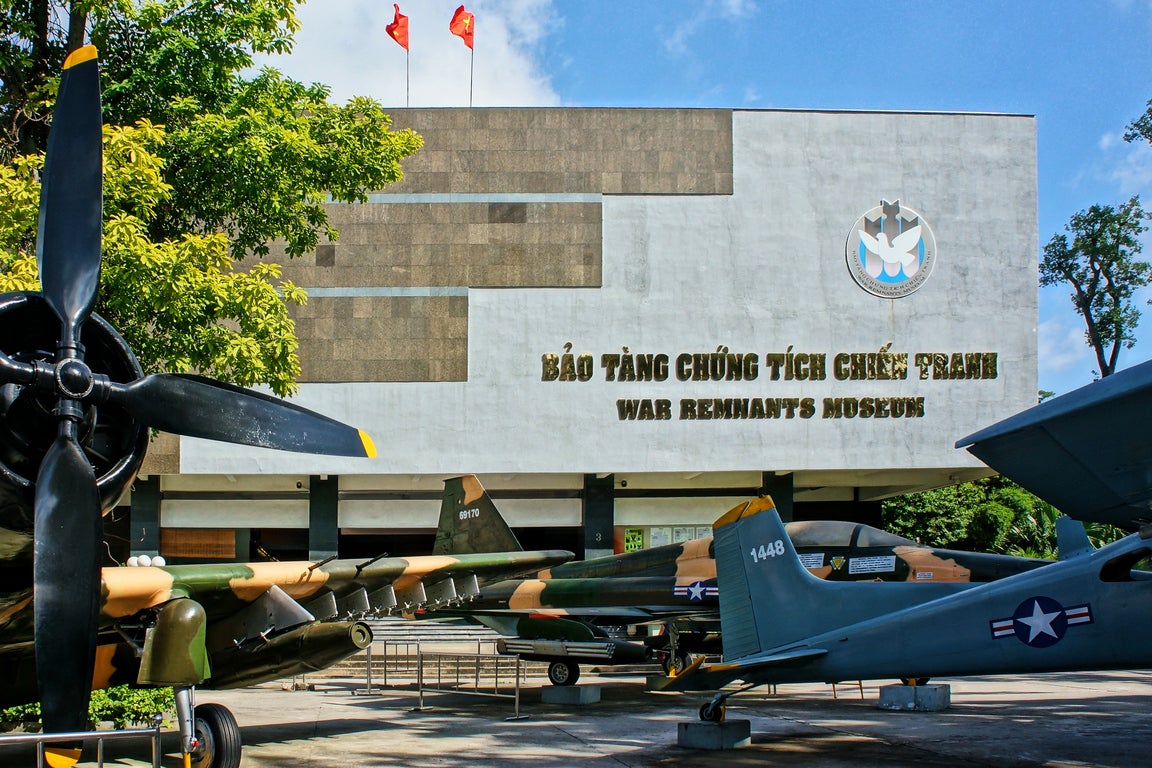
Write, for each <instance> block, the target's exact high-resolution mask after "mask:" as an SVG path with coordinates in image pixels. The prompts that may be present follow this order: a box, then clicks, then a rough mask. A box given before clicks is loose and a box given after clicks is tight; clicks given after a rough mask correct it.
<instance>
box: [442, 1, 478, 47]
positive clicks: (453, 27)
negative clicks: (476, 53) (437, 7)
mask: <svg viewBox="0 0 1152 768" xmlns="http://www.w3.org/2000/svg"><path fill="white" fill-rule="evenodd" d="M475 26H476V17H475V16H473V15H472V14H471V13H468V11H466V10H464V6H460V7H459V8H457V9H456V13H454V14H452V21H450V22H448V31H449V32H451V33H452V34H454V35H458V36H459V37H460V38H461V39H462V40H463V41H464V45H466V46H468V47H469V48H472V35H473V33H474V32H475V29H474V28H475ZM473 50H475V49H474V48H473Z"/></svg>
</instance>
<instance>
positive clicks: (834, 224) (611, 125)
mask: <svg viewBox="0 0 1152 768" xmlns="http://www.w3.org/2000/svg"><path fill="white" fill-rule="evenodd" d="M392 116H393V120H394V126H395V127H397V128H409V127H410V128H413V129H415V130H416V131H417V132H419V133H420V134H421V135H422V136H423V137H424V148H423V149H422V150H421V151H420V152H418V153H417V154H416V155H415V156H413V157H411V158H409V159H408V160H407V161H406V162H405V163H404V179H403V181H402V182H400V183H398V184H395V185H393V186H391V187H389V188H388V189H386V190H383V191H380V192H378V193H375V194H372V195H370V199H369V201H368V202H367V203H365V204H357V205H343V204H333V205H330V206H328V213H329V216H330V219H331V222H332V223H333V225H334V226H335V227H336V229H337V230H339V233H340V237H339V239H338V241H336V242H334V243H325V244H323V245H321V246H320V247H319V248H318V249H317V250H316V252H315V253H313V254H309V255H307V256H304V257H300V258H296V259H292V260H288V259H287V258H286V257H284V256H283V254H282V251H281V252H280V253H279V254H277V252H276V250H275V249H274V250H273V254H272V255H271V256H270V258H272V259H273V260H277V261H279V262H280V263H282V264H283V265H284V276H285V277H286V278H287V279H290V280H291V281H292V282H294V283H295V284H297V285H299V286H302V287H304V288H305V289H307V291H308V294H309V297H310V298H309V301H308V303H307V305H305V306H302V307H298V308H295V309H294V310H293V316H294V319H295V322H296V328H297V333H298V335H299V338H300V359H301V365H302V369H303V372H302V376H301V387H300V393H299V395H298V396H297V397H296V398H294V400H295V402H298V403H300V404H301V405H304V406H306V407H309V408H312V409H315V410H317V411H320V412H322V413H324V414H326V415H329V416H331V417H334V418H337V419H340V420H342V421H345V422H347V423H350V424H353V425H355V426H357V427H359V428H361V429H363V430H365V431H366V432H368V433H369V434H370V435H371V436H372V438H373V440H374V441H375V444H376V447H377V449H378V455H377V456H376V457H375V458H373V459H350V458H341V457H326V456H312V455H304V454H293V453H285V452H279V451H271V450H264V449H257V448H246V447H242V446H235V445H229V444H224V443H215V442H209V441H204V440H198V439H194V438H177V437H175V436H171V435H162V436H161V437H159V438H158V439H157V440H155V441H153V444H152V446H151V449H150V451H149V455H148V458H147V459H146V461H145V464H144V467H143V470H142V473H141V475H140V476H139V478H138V479H137V480H136V482H135V484H134V486H133V489H132V494H131V497H130V500H129V501H127V502H126V503H127V504H130V507H131V510H130V516H125V517H129V518H130V521H131V522H130V526H131V533H130V536H129V538H130V540H131V541H132V544H131V548H132V551H133V552H134V553H156V552H159V553H161V554H163V555H165V556H166V557H167V558H168V559H169V560H170V561H171V562H180V561H187V560H198V561H203V560H212V559H222V560H233V559H235V560H247V559H260V558H262V557H264V556H266V555H267V556H273V557H278V558H280V559H288V558H305V557H313V558H319V557H326V556H329V555H332V554H339V555H340V556H343V557H359V556H367V557H371V556H373V555H376V554H380V553H381V552H384V551H387V552H390V553H391V554H393V555H403V554H416V553H426V552H427V551H429V550H430V547H431V542H432V533H433V530H434V528H435V526H436V522H437V517H438V513H439V506H440V493H441V489H442V482H443V480H444V479H445V478H448V477H452V476H455V475H460V474H476V475H478V476H479V477H480V479H481V481H482V482H483V483H484V485H485V486H486V487H487V488H488V490H489V492H490V493H491V495H492V497H493V498H494V500H495V501H496V503H497V505H498V507H499V508H500V510H501V512H502V513H503V514H504V515H505V517H506V518H507V519H508V521H509V523H510V524H511V525H512V526H513V528H514V529H515V530H516V532H517V534H518V536H520V538H521V541H522V543H523V544H524V546H525V547H526V548H544V547H548V548H565V549H572V550H574V551H576V553H577V555H578V556H588V557H591V556H596V555H601V554H608V553H610V552H612V551H613V550H615V551H620V550H621V549H623V548H625V547H627V548H635V547H639V546H645V547H647V546H655V545H658V544H661V543H665V542H671V541H678V540H682V539H685V538H695V537H697V536H701V535H705V534H707V533H710V525H711V523H712V521H713V520H714V519H715V518H716V517H718V516H719V515H721V514H723V513H724V512H725V511H727V510H728V509H729V508H731V507H732V506H734V505H735V504H737V503H739V502H740V501H742V500H744V499H746V498H748V497H750V496H752V495H755V494H757V493H763V492H768V493H771V494H772V496H773V498H774V499H775V500H776V502H777V505H778V507H779V508H780V510H781V512H782V514H783V515H784V516H785V517H786V518H787V517H789V516H791V517H793V518H796V519H811V518H838V519H854V520H862V521H868V522H876V521H877V518H878V511H879V504H880V502H881V501H882V500H883V499H885V498H887V497H890V496H893V495H896V494H900V493H904V492H907V491H912V490H920V489H926V488H933V487H939V486H943V485H948V484H953V483H957V482H961V481H964V480H969V479H973V478H977V477H981V476H985V475H988V474H990V471H989V470H988V469H987V468H986V467H984V466H983V465H982V464H981V463H980V462H978V461H977V460H975V459H974V458H973V457H971V456H970V455H969V454H968V453H967V452H966V451H963V450H958V449H956V448H955V447H954V445H955V442H956V441H957V440H958V439H960V438H962V437H964V436H965V435H967V434H970V433H972V432H974V431H976V430H978V429H980V428H982V427H984V426H987V425H989V424H991V423H993V422H995V421H998V420H1000V419H1002V418H1005V417H1007V416H1009V415H1011V414H1013V413H1016V412H1018V411H1020V410H1023V409H1025V408H1027V407H1029V406H1031V405H1033V404H1034V403H1035V402H1036V391H1037V380H1036V324H1037V288H1036V285H1037V276H1036V253H1037V224H1036V216H1037V213H1036V208H1037V200H1036V126H1035V121H1034V119H1033V118H1032V117H1031V116H1023V115H1003V114H966V113H920V112H847V111H794V110H755V111H749V110H728V109H582V108H580V109H577V108H492V109H402V110H394V111H392Z"/></svg>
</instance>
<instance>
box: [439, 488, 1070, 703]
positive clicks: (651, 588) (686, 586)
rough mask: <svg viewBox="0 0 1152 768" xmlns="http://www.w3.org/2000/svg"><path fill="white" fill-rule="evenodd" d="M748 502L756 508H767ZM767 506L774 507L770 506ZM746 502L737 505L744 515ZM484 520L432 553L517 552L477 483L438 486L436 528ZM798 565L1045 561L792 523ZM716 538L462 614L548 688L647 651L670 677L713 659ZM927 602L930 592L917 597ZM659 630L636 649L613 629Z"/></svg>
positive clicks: (956, 577)
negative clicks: (531, 664) (478, 531)
mask: <svg viewBox="0 0 1152 768" xmlns="http://www.w3.org/2000/svg"><path fill="white" fill-rule="evenodd" d="M765 501H766V500H756V501H754V502H751V503H753V504H761V503H765ZM767 503H769V504H770V503H771V502H770V501H767ZM746 504H747V503H744V504H741V505H740V506H741V507H743V506H746ZM471 518H476V519H479V520H484V521H487V524H486V525H485V526H484V527H483V529H482V530H483V531H484V533H485V536H486V538H485V539H484V540H483V541H480V540H472V541H463V540H451V539H450V534H445V535H443V536H441V538H439V539H438V540H437V550H436V551H438V552H442V553H447V552H456V553H458V552H468V551H488V550H502V549H507V550H511V549H518V548H519V543H518V542H517V541H516V537H515V535H514V534H513V533H512V531H511V529H509V528H508V525H507V523H506V522H505V521H504V519H503V518H502V517H501V515H500V513H499V511H498V510H497V509H496V505H495V504H494V503H493V501H492V499H491V497H490V496H489V495H488V493H487V492H486V491H485V490H484V488H483V486H482V485H481V484H480V481H479V480H477V479H476V477H475V476H474V475H466V476H463V477H457V478H451V479H449V480H446V481H445V483H444V497H443V501H442V504H441V508H440V527H441V530H443V531H451V528H450V524H451V523H452V522H453V521H455V520H461V519H471ZM788 532H789V535H790V536H792V537H793V540H794V541H795V542H796V546H797V547H798V549H799V550H800V552H801V558H802V560H803V563H804V566H805V567H806V568H808V569H809V570H810V571H811V572H812V573H813V574H814V575H815V576H817V577H819V578H821V579H825V580H829V581H836V582H851V581H869V582H872V581H912V582H917V583H918V584H919V585H930V584H934V583H936V584H939V583H960V584H969V583H976V582H984V581H992V580H995V579H999V578H1002V577H1004V576H1007V575H1010V574H1014V573H1020V572H1022V571H1027V570H1031V569H1033V568H1036V567H1038V566H1040V565H1043V564H1045V563H1046V562H1048V561H1044V560H1031V559H1027V558H1018V557H1010V556H1007V555H991V554H983V553H974V552H962V551H956V550H944V549H932V548H930V547H925V546H921V545H919V544H917V543H916V542H914V541H911V540H909V539H905V538H903V537H900V536H896V535H894V534H891V533H887V532H885V531H881V530H878V529H876V528H873V527H871V526H867V525H863V524H860V523H849V522H841V521H834V520H815V521H803V522H793V523H789V524H788ZM712 550H713V543H712V538H710V537H708V538H703V539H695V540H692V541H687V542H683V543H681V544H669V545H665V546H660V547H653V548H651V549H646V550H641V551H639V552H631V553H625V554H618V555H610V556H607V557H600V558H595V559H592V560H584V561H579V562H569V563H564V564H563V565H559V566H555V567H553V568H551V569H549V570H546V571H542V572H540V573H538V574H536V575H535V577H533V578H527V579H515V580H509V581H505V582H499V583H494V584H491V585H489V586H486V587H484V588H483V589H482V590H481V591H480V595H479V597H478V598H477V599H476V600H474V601H472V602H470V603H469V604H468V605H467V606H466V607H464V608H463V609H461V612H463V613H464V614H465V615H467V616H468V617H469V618H471V619H473V620H475V621H478V622H480V623H483V624H485V625H487V626H489V627H491V628H493V629H495V630H496V631H498V632H500V633H501V635H504V636H505V638H504V639H502V640H501V641H500V643H499V644H500V647H501V650H502V651H504V652H507V653H516V654H519V655H520V656H522V657H523V658H527V659H532V660H538V661H547V662H549V668H548V677H549V680H550V681H551V682H552V683H553V684H554V685H572V684H573V683H575V682H576V680H577V679H578V678H579V675H580V666H579V665H580V664H581V663H586V664H599V665H612V664H631V663H635V662H640V661H645V660H646V659H648V658H650V656H651V655H652V654H653V653H654V654H655V655H656V656H657V658H659V659H660V661H661V663H662V664H663V665H664V668H665V671H667V672H673V673H674V672H677V671H679V670H682V669H683V668H684V667H685V666H687V665H688V664H690V663H691V662H692V656H693V654H700V653H716V652H719V650H720V642H719V639H720V633H719V629H720V627H719V621H718V618H719V598H718V595H719V589H718V588H717V583H716V560H715V559H714V557H713V551H712ZM921 594H923V595H924V598H923V599H927V598H928V596H929V595H930V594H931V593H929V592H923V593H921ZM642 625H659V626H660V627H661V632H660V634H656V635H651V636H647V637H644V638H643V642H637V641H636V640H634V639H628V638H627V637H620V636H619V633H616V634H613V633H612V631H611V630H610V628H617V627H639V626H642Z"/></svg>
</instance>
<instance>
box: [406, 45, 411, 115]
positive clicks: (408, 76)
mask: <svg viewBox="0 0 1152 768" xmlns="http://www.w3.org/2000/svg"><path fill="white" fill-rule="evenodd" d="M411 83H412V53H411V52H410V51H409V50H408V49H407V48H405V49H404V106H405V107H410V106H412V104H411V100H410V96H409V94H410V93H411V89H412V85H411Z"/></svg>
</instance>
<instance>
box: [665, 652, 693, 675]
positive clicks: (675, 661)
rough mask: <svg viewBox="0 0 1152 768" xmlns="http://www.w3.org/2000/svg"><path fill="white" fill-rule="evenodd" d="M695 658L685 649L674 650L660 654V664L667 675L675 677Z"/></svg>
mask: <svg viewBox="0 0 1152 768" xmlns="http://www.w3.org/2000/svg"><path fill="white" fill-rule="evenodd" d="M694 660H695V658H694V657H693V656H692V654H690V653H688V652H686V651H675V652H669V653H665V654H661V655H660V666H661V667H662V668H663V669H664V674H666V675H668V677H676V675H678V674H680V673H681V672H683V671H684V670H685V669H687V668H688V667H690V666H691V665H692V662H693V661H694Z"/></svg>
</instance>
